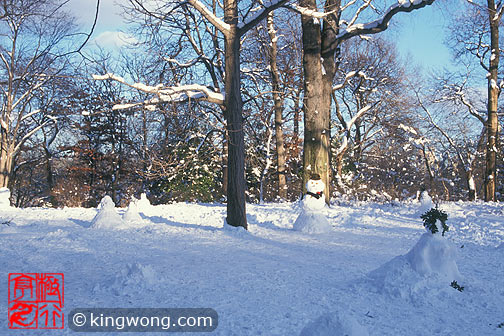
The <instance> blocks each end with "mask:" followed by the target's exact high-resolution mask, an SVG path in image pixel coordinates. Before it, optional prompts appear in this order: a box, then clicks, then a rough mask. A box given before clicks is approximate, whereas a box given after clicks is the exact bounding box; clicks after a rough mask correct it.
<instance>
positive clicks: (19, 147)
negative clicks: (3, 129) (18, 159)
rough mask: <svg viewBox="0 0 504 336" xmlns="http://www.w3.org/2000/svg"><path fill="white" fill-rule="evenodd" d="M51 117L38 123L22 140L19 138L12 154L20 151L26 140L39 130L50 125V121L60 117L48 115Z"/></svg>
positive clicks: (52, 121) (53, 121)
mask: <svg viewBox="0 0 504 336" xmlns="http://www.w3.org/2000/svg"><path fill="white" fill-rule="evenodd" d="M47 117H48V118H49V119H48V120H46V121H45V122H43V123H42V124H40V125H38V126H37V127H35V128H34V129H32V130H31V131H30V132H28V133H26V134H25V135H24V136H23V137H22V138H21V140H19V142H18V144H17V145H16V147H15V148H14V151H13V152H12V154H11V155H15V154H16V153H17V152H19V150H20V149H21V147H22V146H23V145H24V143H25V142H26V140H28V139H29V138H30V137H31V136H32V135H33V134H35V133H37V132H38V131H40V130H41V129H42V128H43V127H45V126H47V125H49V124H50V123H55V122H56V121H57V120H58V118H57V117H54V116H47Z"/></svg>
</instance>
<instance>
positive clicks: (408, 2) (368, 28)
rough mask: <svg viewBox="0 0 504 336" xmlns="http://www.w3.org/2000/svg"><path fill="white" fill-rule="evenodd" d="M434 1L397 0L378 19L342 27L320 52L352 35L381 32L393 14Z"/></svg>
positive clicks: (412, 9) (332, 47)
mask: <svg viewBox="0 0 504 336" xmlns="http://www.w3.org/2000/svg"><path fill="white" fill-rule="evenodd" d="M434 1H435V0H398V2H397V3H396V4H394V5H392V6H390V7H389V8H388V9H387V11H386V12H385V14H383V16H382V17H380V18H379V19H377V20H374V21H372V22H368V23H358V24H355V23H354V24H351V25H349V26H348V27H347V28H346V29H343V30H342V31H341V32H340V33H339V34H338V36H336V38H335V39H334V41H333V42H332V43H331V44H330V45H329V46H328V47H326V49H325V50H323V51H322V53H325V52H328V51H329V50H332V49H334V48H335V47H336V46H337V45H339V43H341V42H343V41H345V40H348V39H350V38H352V37H354V36H357V35H364V34H376V33H379V32H382V31H384V30H386V29H387V28H388V24H389V22H390V20H391V19H392V18H393V17H394V15H396V14H398V13H408V12H412V11H414V10H416V9H420V8H423V7H425V6H428V5H431V4H432V3H433V2H434ZM352 20H353V19H352ZM354 21H355V20H354Z"/></svg>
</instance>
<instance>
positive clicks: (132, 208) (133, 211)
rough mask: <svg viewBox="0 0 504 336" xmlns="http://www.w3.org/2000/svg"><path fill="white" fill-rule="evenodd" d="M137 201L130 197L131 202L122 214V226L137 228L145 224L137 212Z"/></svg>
mask: <svg viewBox="0 0 504 336" xmlns="http://www.w3.org/2000/svg"><path fill="white" fill-rule="evenodd" d="M138 202H139V201H138V200H137V199H135V198H134V197H132V198H131V202H130V204H129V206H128V208H127V209H126V211H125V212H124V214H123V216H122V220H123V225H122V227H124V228H138V227H144V226H146V225H147V223H146V221H145V220H144V219H143V218H142V217H141V216H140V214H139V213H138V205H137V203H138Z"/></svg>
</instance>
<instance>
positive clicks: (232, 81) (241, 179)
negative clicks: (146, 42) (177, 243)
mask: <svg viewBox="0 0 504 336" xmlns="http://www.w3.org/2000/svg"><path fill="white" fill-rule="evenodd" d="M224 8H225V13H224V21H225V22H226V23H228V24H229V25H230V27H231V30H230V32H229V33H228V34H226V36H225V49H224V53H225V59H226V76H225V92H226V99H225V103H224V105H225V109H226V111H225V114H226V122H227V130H228V135H229V143H228V149H229V154H228V155H229V156H228V186H227V187H228V189H227V218H226V221H227V223H228V224H229V225H231V226H241V227H244V228H245V229H247V217H246V213H245V189H246V183H245V144H244V134H243V114H242V111H243V102H242V98H241V93H240V36H239V35H238V32H237V20H238V10H237V8H238V4H237V1H236V0H227V1H225V6H224Z"/></svg>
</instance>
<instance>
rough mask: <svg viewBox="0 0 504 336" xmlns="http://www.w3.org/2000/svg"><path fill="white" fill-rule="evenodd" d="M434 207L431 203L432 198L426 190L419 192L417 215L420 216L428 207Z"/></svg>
mask: <svg viewBox="0 0 504 336" xmlns="http://www.w3.org/2000/svg"><path fill="white" fill-rule="evenodd" d="M432 208H434V204H433V203H432V198H431V197H430V195H429V193H428V192H427V190H424V191H422V193H421V194H420V206H419V207H418V212H417V215H418V217H420V216H421V215H423V214H424V213H426V212H427V211H429V210H430V209H432Z"/></svg>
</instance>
